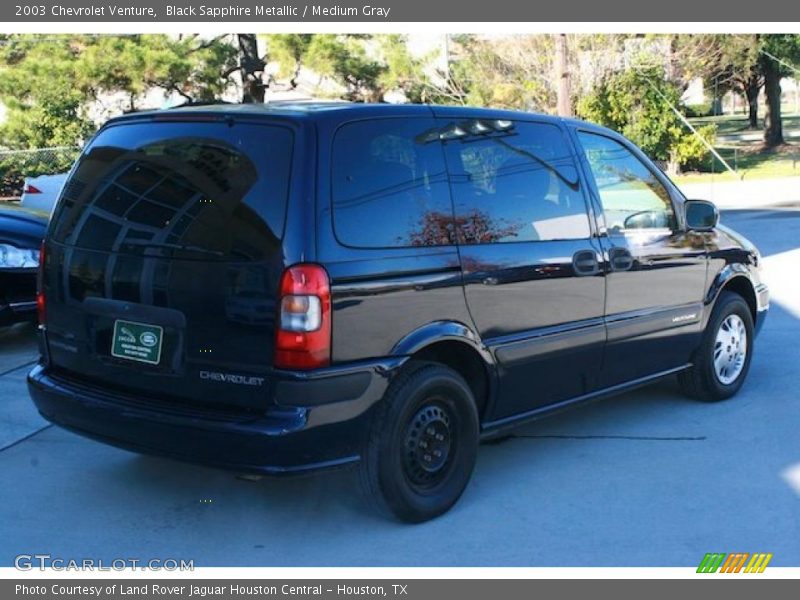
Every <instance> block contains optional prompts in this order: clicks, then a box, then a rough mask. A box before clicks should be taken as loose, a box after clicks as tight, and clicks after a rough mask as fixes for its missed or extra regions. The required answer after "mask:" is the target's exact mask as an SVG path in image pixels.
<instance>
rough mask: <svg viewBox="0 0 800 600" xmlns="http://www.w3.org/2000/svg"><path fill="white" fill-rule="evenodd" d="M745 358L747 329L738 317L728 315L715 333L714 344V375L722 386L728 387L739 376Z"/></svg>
mask: <svg viewBox="0 0 800 600" xmlns="http://www.w3.org/2000/svg"><path fill="white" fill-rule="evenodd" d="M746 357H747V329H745V326H744V321H742V318H741V317H740V316H739V315H728V316H727V317H725V320H724V321H722V324H721V325H720V326H719V330H718V331H717V339H716V340H715V342H714V373H715V374H716V376H717V379H718V380H719V382H720V383H721V384H723V385H730V384H731V383H733V382H734V381H736V379H737V378H738V377H739V375H741V373H742V371H743V370H744V363H745V358H746Z"/></svg>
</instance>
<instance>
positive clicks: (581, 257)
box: [572, 250, 600, 275]
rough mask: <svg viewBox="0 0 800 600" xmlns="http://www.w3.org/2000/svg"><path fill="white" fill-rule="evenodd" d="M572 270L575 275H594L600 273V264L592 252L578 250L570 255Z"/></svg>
mask: <svg viewBox="0 0 800 600" xmlns="http://www.w3.org/2000/svg"><path fill="white" fill-rule="evenodd" d="M572 268H573V269H574V270H575V273H576V274H577V275H595V274H596V273H599V272H600V263H598V262H597V254H595V251H594V250H578V251H577V252H576V253H575V254H573V255H572Z"/></svg>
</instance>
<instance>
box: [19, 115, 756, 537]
mask: <svg viewBox="0 0 800 600" xmlns="http://www.w3.org/2000/svg"><path fill="white" fill-rule="evenodd" d="M760 260H761V259H760V256H759V253H758V251H757V250H756V248H754V247H753V246H752V245H751V244H750V243H749V242H748V241H747V240H745V239H744V238H742V237H741V236H739V235H738V234H736V233H734V232H733V231H731V230H729V229H727V228H725V227H724V226H721V225H719V224H718V214H717V211H716V209H715V208H714V206H713V205H711V204H709V203H708V202H704V201H698V200H687V199H685V198H684V197H683V196H682V194H681V193H680V192H679V191H678V189H677V188H676V187H675V186H674V185H673V184H672V183H671V182H670V180H669V179H668V178H667V177H666V176H665V175H664V174H663V173H662V172H661V171H660V170H659V169H658V168H657V167H656V166H654V164H653V163H652V162H651V161H650V160H649V159H648V158H647V157H646V156H645V155H644V154H643V153H642V152H641V151H640V150H639V149H637V148H636V147H635V146H634V145H633V144H631V143H630V142H629V141H627V140H626V139H624V138H623V137H621V136H620V135H618V134H616V133H614V132H612V131H609V130H607V129H604V128H601V127H597V126H595V125H590V124H588V123H583V122H580V121H575V120H565V119H560V118H554V117H546V116H540V115H534V114H524V113H516V112H503V111H495V110H487V109H471V108H454V107H434V106H408V105H405V106H401V105H394V106H393V105H356V104H321V103H299V104H281V103H278V104H271V105H241V106H240V105H223V106H195V107H184V108H177V109H172V110H165V111H157V112H149V113H136V114H129V115H126V116H123V117H120V118H117V119H113V120H112V121H110V122H109V123H107V124H106V125H105V126H104V127H103V128H102V129H101V130H100V132H99V133H98V134H97V136H96V137H95V138H94V139H93V140H92V141H91V143H89V144H88V145H87V146H86V148H85V150H84V151H83V153H82V156H81V157H80V159H79V161H78V162H77V164H76V165H75V167H74V168H73V170H72V172H71V174H70V176H69V179H68V181H67V183H66V185H65V187H64V189H63V192H62V195H61V198H60V200H59V202H58V204H57V207H56V209H55V212H54V214H53V218H52V220H51V223H50V226H49V230H48V233H47V237H46V240H45V243H44V246H43V248H42V253H41V271H40V288H39V295H38V300H37V302H38V309H39V318H40V323H41V326H40V332H41V335H40V339H41V354H42V357H41V360H40V362H39V364H38V365H37V366H36V367H35V368H34V369H33V371H31V373H30V375H29V379H28V383H29V388H30V392H31V395H32V397H33V400H34V401H35V403H36V405H37V407H38V409H39V411H40V412H41V413H42V415H44V416H45V417H46V418H47V419H49V420H50V421H52V422H53V423H56V424H58V425H61V426H62V427H65V428H67V429H70V430H72V431H75V432H77V433H79V434H82V435H85V436H87V437H90V438H94V439H96V440H100V441H102V442H106V443H109V444H113V445H116V446H120V447H122V448H127V449H130V450H134V451H141V452H147V453H155V454H160V455H165V456H169V457H174V458H178V459H183V460H187V461H197V462H202V463H206V464H210V465H217V466H219V467H224V468H229V469H236V470H239V471H254V472H261V473H272V474H288V473H304V472H308V471H312V470H316V469H323V468H330V467H340V466H344V465H350V464H356V463H357V466H358V469H359V473H360V479H361V480H362V482H363V487H364V488H365V490H366V491H367V495H368V497H370V498H372V499H374V500H375V503H376V504H377V505H378V506H379V507H381V508H383V509H385V510H387V511H388V512H390V513H392V514H394V515H395V516H396V517H398V518H400V519H402V520H406V521H412V522H418V521H424V520H426V519H430V518H433V517H436V516H437V515H440V514H442V513H443V512H445V511H447V510H448V509H449V508H450V507H451V506H453V504H454V503H455V502H456V501H457V499H458V498H459V496H460V495H461V493H462V492H463V491H464V489H465V487H466V485H467V482H468V481H469V479H470V476H471V474H472V471H473V467H474V465H475V457H476V453H477V449H478V443H479V441H480V440H481V439H485V438H490V437H492V436H498V435H500V434H503V433H504V432H505V431H506V430H508V429H509V428H511V427H514V426H516V425H519V424H520V423H524V422H527V421H529V420H531V419H536V418H539V417H542V416H545V415H547V414H549V413H552V412H553V411H555V410H558V409H562V408H564V407H567V406H569V405H575V404H579V403H581V402H585V401H588V400H593V399H596V398H598V397H600V396H605V395H608V394H611V393H616V392H620V391H623V390H627V389H630V388H632V387H634V386H638V385H642V384H645V383H648V382H651V381H653V380H655V379H658V378H660V377H665V376H668V375H677V376H678V378H679V380H680V383H681V385H682V387H683V389H684V390H685V391H686V392H687V393H688V394H689V395H690V396H693V397H695V398H699V399H701V400H707V401H717V400H723V399H725V398H728V397H730V396H732V395H733V394H735V393H736V392H737V391H738V390H739V388H740V387H741V386H742V384H743V382H744V380H745V378H746V376H747V373H748V368H749V366H750V360H751V358H752V355H753V348H754V338H755V334H756V332H757V331H758V329H759V328H760V327H761V325H762V324H763V322H764V319H765V316H766V312H767V308H768V292H767V288H766V287H765V285H764V284H763V283H762V282H761V280H760V277H759V268H760Z"/></svg>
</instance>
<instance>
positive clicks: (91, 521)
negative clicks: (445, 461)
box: [0, 210, 800, 566]
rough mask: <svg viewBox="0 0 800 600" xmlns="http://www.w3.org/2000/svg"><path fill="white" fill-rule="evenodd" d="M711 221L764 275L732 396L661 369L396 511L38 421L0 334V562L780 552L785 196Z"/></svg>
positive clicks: (788, 562)
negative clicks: (428, 509)
mask: <svg viewBox="0 0 800 600" xmlns="http://www.w3.org/2000/svg"><path fill="white" fill-rule="evenodd" d="M724 220H725V221H726V222H727V223H728V224H730V225H732V226H733V227H735V228H737V229H739V230H741V231H742V232H744V233H745V234H746V235H748V236H750V237H751V239H753V240H754V241H756V242H757V243H760V245H761V247H762V250H763V252H764V255H765V256H766V257H767V259H766V262H767V271H768V274H769V277H770V281H772V282H773V285H775V287H776V289H777V290H779V293H778V296H779V300H778V302H776V303H775V304H774V306H773V309H772V314H771V315H770V319H769V320H768V321H767V324H766V326H765V329H764V331H763V334H762V336H761V337H760V338H759V340H758V348H757V352H756V355H755V358H754V361H753V364H752V371H751V373H750V379H749V381H748V383H747V384H746V386H745V387H744V389H743V390H742V392H741V393H740V395H739V396H738V397H737V398H735V399H733V400H732V401H729V402H725V403H721V404H715V405H705V404H701V403H696V402H692V401H689V400H686V399H684V398H682V397H681V396H680V394H679V393H678V391H677V387H676V384H675V382H673V381H664V382H662V383H660V384H657V385H654V386H652V387H650V388H648V389H644V390H640V391H637V392H634V393H629V394H626V395H624V396H621V397H619V398H615V399H611V400H607V401H604V402H602V403H597V404H594V405H591V406H586V407H583V408H578V409H575V410H573V411H571V412H569V413H564V414H562V415H559V416H556V417H553V418H551V419H549V420H546V421H542V422H540V423H539V424H536V425H534V426H529V427H526V428H524V429H522V430H521V431H519V433H518V437H516V438H513V439H509V440H507V441H505V442H502V443H499V444H495V445H484V446H483V447H482V448H481V452H480V456H479V461H478V466H477V471H476V473H475V477H474V480H473V482H472V484H471V485H470V487H469V488H468V490H467V492H466V493H465V495H464V497H463V498H462V500H461V502H460V503H459V504H458V505H457V506H456V507H455V509H454V510H453V511H452V512H450V513H449V514H447V515H445V516H444V517H442V518H440V519H438V520H436V521H434V522H431V523H427V524H423V525H418V526H413V527H412V526H405V525H400V524H396V523H393V522H387V521H384V520H382V519H381V518H379V517H376V516H374V515H373V514H371V513H370V512H368V511H367V510H366V509H365V508H364V506H363V505H362V503H361V501H360V500H359V499H358V496H357V495H356V494H354V493H353V490H354V489H355V481H354V478H353V476H352V474H351V473H348V472H340V473H331V474H327V475H323V476H318V477H312V478H304V479H295V480H269V479H265V480H261V481H257V482H252V481H243V480H240V479H237V478H236V477H235V476H233V475H232V474H229V473H223V472H218V471H214V470H211V469H206V468H202V467H196V466H186V465H183V464H179V463H176V462H171V461H168V460H162V459H157V458H149V457H141V456H137V455H134V454H129V453H127V452H123V451H121V450H116V449H113V448H108V447H106V446H103V445H101V444H97V443H94V442H90V441H87V440H83V439H81V438H79V437H77V436H74V435H72V434H69V433H66V432H64V431H61V430H59V429H56V428H53V427H47V428H45V429H41V428H42V427H43V426H45V424H44V422H43V421H41V419H39V417H38V416H37V415H36V414H35V412H34V411H33V409H32V407H31V405H30V403H29V401H28V399H27V397H26V393H25V390H24V387H23V379H24V373H25V370H26V367H24V366H21V367H20V368H18V369H16V370H9V369H11V368H12V367H13V366H14V364H13V360H16V363H18V364H20V365H22V364H25V363H28V362H29V361H30V359H31V357H32V355H33V353H34V346H33V341H32V336H31V331H30V330H25V329H17V330H14V331H13V332H10V333H6V334H3V335H4V339H3V341H2V343H0V348H2V350H0V364H2V365H3V366H2V368H1V369H0V372H2V373H3V374H2V376H0V403H2V407H3V408H2V411H0V438H2V439H0V448H4V449H3V450H2V451H0V565H9V564H11V562H12V560H13V557H14V556H15V555H16V554H18V553H34V552H48V553H50V554H52V555H53V556H60V557H65V558H81V557H100V558H104V559H106V560H111V559H113V558H116V557H138V558H153V557H162V558H164V557H177V558H185V559H190V558H191V559H194V560H195V561H196V564H197V565H198V566H249V565H259V566H306V565H310V566H335V565H348V566H360V565H386V566H401V565H402V566H451V565H457V566H465V565H467V566H469V565H495V566H512V565H513V566H559V565H563V566H691V565H696V564H698V562H699V561H700V559H701V558H702V556H703V555H704V554H705V553H706V552H710V551H717V552H734V551H738V552H755V551H759V552H772V553H774V555H775V557H774V559H773V562H772V564H773V565H781V566H798V565H800V436H799V435H798V423H800V402H798V395H797V389H798V387H797V383H798V373H800V346H799V345H798V343H797V340H798V339H800V294H798V293H796V292H797V288H796V287H793V285H794V286H796V284H792V283H791V281H793V280H794V279H795V278H796V275H797V264H798V262H797V261H796V260H794V257H795V256H796V255H797V254H798V252H800V251H799V250H797V249H798V247H800V212H797V211H791V210H780V211H778V210H776V211H735V212H730V213H726V214H724ZM797 258H798V260H800V256H797ZM15 357H16V358H15ZM12 359H13V360H12ZM26 436H28V437H26ZM209 500H210V502H208V501H209Z"/></svg>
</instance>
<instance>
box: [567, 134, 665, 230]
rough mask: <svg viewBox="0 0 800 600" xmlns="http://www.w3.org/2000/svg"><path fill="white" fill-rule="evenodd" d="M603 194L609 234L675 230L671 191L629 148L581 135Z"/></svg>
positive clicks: (602, 137) (580, 137) (597, 137)
mask: <svg viewBox="0 0 800 600" xmlns="http://www.w3.org/2000/svg"><path fill="white" fill-rule="evenodd" d="M578 137H579V139H580V141H581V145H582V146H583V149H584V151H585V153H586V158H587V159H588V161H589V165H590V167H591V170H592V175H593V176H594V180H595V182H596V184H597V190H598V192H599V194H600V202H601V203H602V205H603V212H604V213H605V217H606V226H607V227H608V229H609V231H625V230H628V229H664V228H667V229H674V228H675V211H674V210H673V208H672V201H671V200H670V197H669V192H667V189H666V188H665V187H664V186H663V185H662V184H661V182H660V181H658V179H656V176H655V175H654V174H653V172H652V171H651V170H650V169H649V168H647V166H646V165H645V164H644V163H642V161H640V160H639V159H638V158H637V157H636V156H635V155H634V154H633V153H632V152H631V151H630V150H628V149H627V148H626V147H625V146H623V145H622V144H620V143H619V142H617V141H616V140H612V139H611V138H608V137H606V136H603V135H597V134H594V133H587V132H585V131H581V132H579V133H578Z"/></svg>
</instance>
